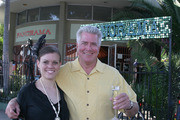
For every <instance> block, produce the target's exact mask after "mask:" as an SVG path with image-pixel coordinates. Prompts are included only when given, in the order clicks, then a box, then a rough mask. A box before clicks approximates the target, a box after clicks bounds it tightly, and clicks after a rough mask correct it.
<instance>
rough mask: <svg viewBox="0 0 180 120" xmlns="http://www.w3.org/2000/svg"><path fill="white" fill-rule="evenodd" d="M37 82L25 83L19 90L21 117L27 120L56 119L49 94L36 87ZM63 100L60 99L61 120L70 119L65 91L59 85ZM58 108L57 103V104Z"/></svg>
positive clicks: (18, 100) (18, 98) (18, 99)
mask: <svg viewBox="0 0 180 120" xmlns="http://www.w3.org/2000/svg"><path fill="white" fill-rule="evenodd" d="M35 82H36V81H34V82H32V83H30V84H28V85H25V86H24V87H23V88H22V89H21V90H20V92H19V94H18V97H17V102H18V103H19V105H20V109H21V113H20V117H23V118H25V120H54V119H55V117H56V114H55V111H54V110H53V108H52V106H51V104H50V102H49V100H48V98H47V96H46V95H45V94H44V93H42V92H41V91H40V90H39V89H37V88H36V86H35ZM58 89H59V92H60V96H61V100H60V113H59V117H60V118H61V120H69V110H68V108H67V104H66V101H65V100H64V95H63V94H64V93H63V91H62V90H61V89H60V88H59V87H58ZM55 106H56V109H57V104H55Z"/></svg>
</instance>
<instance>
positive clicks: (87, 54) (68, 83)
mask: <svg viewBox="0 0 180 120" xmlns="http://www.w3.org/2000/svg"><path fill="white" fill-rule="evenodd" d="M101 39H102V35H101V32H100V31H99V30H98V29H97V28H96V27H92V26H84V27H81V28H80V29H79V30H78V32H77V34H76V40H77V54H78V58H77V59H76V60H75V61H72V62H68V63H67V64H65V65H64V66H62V68H61V69H60V72H59V74H58V75H57V77H56V82H57V83H58V85H59V87H60V88H61V89H62V90H63V91H64V93H65V99H66V102H67V105H68V108H69V112H70V119H71V120H85V119H86V120H111V119H112V118H113V117H114V110H113V109H117V110H120V111H123V112H125V113H126V115H127V116H130V117H132V116H134V115H135V114H136V113H137V112H138V109H139V107H138V104H137V101H136V94H135V93H134V91H133V90H132V89H131V87H130V86H129V85H128V84H127V82H126V81H125V80H124V78H123V77H122V76H121V75H120V73H119V72H118V71H117V70H116V69H115V68H113V67H110V66H108V65H106V64H104V63H102V62H100V61H99V60H98V59H97V56H98V54H99V50H100V46H101ZM112 85H113V86H114V85H115V86H118V87H116V88H118V89H117V90H118V95H117V96H116V97H115V98H114V99H113V100H110V98H111V97H112ZM112 101H113V102H112ZM13 109H16V111H17V114H15V113H14V112H13ZM19 111H20V110H19V106H18V104H17V102H15V100H14V101H11V102H9V104H8V106H7V108H6V114H7V115H8V116H9V117H10V118H15V117H17V116H18V114H19Z"/></svg>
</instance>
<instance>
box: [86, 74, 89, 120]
mask: <svg viewBox="0 0 180 120" xmlns="http://www.w3.org/2000/svg"><path fill="white" fill-rule="evenodd" d="M87 80H88V81H89V77H87ZM86 92H87V94H89V90H88V89H87V91H86ZM86 106H87V107H88V106H89V104H88V103H87V104H86ZM86 119H87V120H90V119H89V117H87V118H86Z"/></svg>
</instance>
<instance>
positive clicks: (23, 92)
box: [17, 85, 27, 118]
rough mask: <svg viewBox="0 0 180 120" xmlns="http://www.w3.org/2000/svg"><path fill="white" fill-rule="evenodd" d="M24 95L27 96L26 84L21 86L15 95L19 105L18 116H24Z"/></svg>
mask: <svg viewBox="0 0 180 120" xmlns="http://www.w3.org/2000/svg"><path fill="white" fill-rule="evenodd" d="M26 96H27V85H25V86H23V87H22V88H21V90H20V91H19V93H18V95H17V102H18V104H19V106H20V115H19V118H24V116H25V115H26V101H27V100H26Z"/></svg>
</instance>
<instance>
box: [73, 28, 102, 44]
mask: <svg viewBox="0 0 180 120" xmlns="http://www.w3.org/2000/svg"><path fill="white" fill-rule="evenodd" d="M83 32H87V33H92V34H96V35H97V36H98V40H99V42H98V43H99V46H101V39H102V33H101V31H100V30H99V29H98V28H97V27H95V26H83V27H81V28H79V30H78V31H77V33H76V42H77V44H79V41H80V39H81V34H82V33H83Z"/></svg>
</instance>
